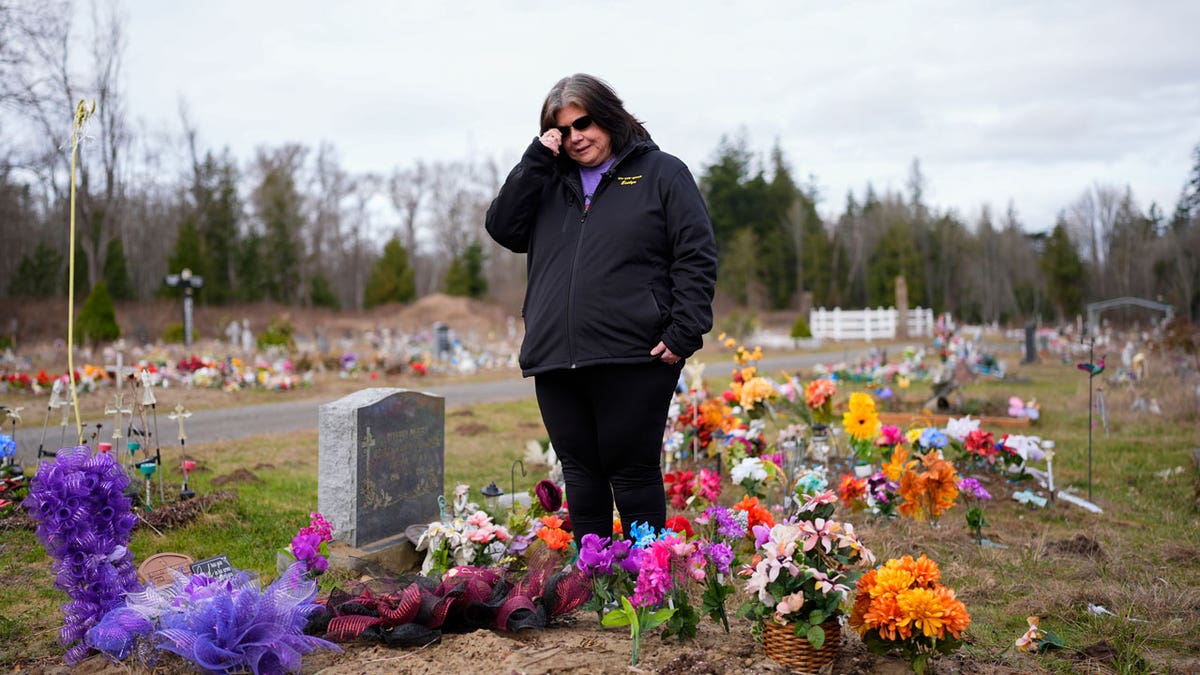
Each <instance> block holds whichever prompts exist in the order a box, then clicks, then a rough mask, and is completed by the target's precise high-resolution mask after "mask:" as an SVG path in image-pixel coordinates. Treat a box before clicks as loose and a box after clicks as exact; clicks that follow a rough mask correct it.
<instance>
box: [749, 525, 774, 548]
mask: <svg viewBox="0 0 1200 675" xmlns="http://www.w3.org/2000/svg"><path fill="white" fill-rule="evenodd" d="M750 529H751V531H752V532H754V548H762V547H763V544H766V543H767V541H768V540H769V539H770V538H771V528H770V527H768V526H766V525H755V526H754V527H752V528H750Z"/></svg>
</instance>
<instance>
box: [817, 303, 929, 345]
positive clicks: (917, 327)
mask: <svg viewBox="0 0 1200 675" xmlns="http://www.w3.org/2000/svg"><path fill="white" fill-rule="evenodd" d="M899 321H900V312H898V311H897V310H896V308H894V307H888V308H886V309H885V308H883V307H876V308H875V309H870V308H867V309H841V308H837V307H835V308H833V309H825V308H824V307H821V308H819V309H814V310H812V312H811V313H810V314H809V315H808V327H809V328H810V329H811V330H812V334H813V337H815V338H826V339H830V340H866V341H868V342H869V341H871V340H890V339H894V338H895V337H896V326H897V325H898V324H899ZM934 321H935V317H934V314H933V310H932V309H928V308H925V307H915V308H913V309H910V310H908V337H930V336H932V335H933V328H934Z"/></svg>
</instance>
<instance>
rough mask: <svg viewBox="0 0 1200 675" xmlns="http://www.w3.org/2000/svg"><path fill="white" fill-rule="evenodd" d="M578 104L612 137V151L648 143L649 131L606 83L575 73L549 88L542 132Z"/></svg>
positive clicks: (543, 109) (554, 124) (544, 108)
mask: <svg viewBox="0 0 1200 675" xmlns="http://www.w3.org/2000/svg"><path fill="white" fill-rule="evenodd" d="M572 103H573V104H575V105H577V106H579V107H580V108H583V109H584V110H586V111H587V114H588V115H589V116H590V117H591V118H592V122H593V123H595V124H599V125H600V128H601V129H604V130H605V131H607V132H608V134H609V136H611V137H612V146H613V152H621V151H622V150H624V149H625V148H626V147H627V146H628V145H629V144H631V143H636V142H637V141H644V140H649V138H650V132H648V131H646V127H644V126H642V123H641V121H639V120H638V119H637V118H636V117H634V116H633V115H631V114H630V113H629V111H628V110H625V104H624V103H623V102H622V101H621V99H620V97H618V96H617V92H615V91H613V88H612V87H611V86H609V84H608V83H607V82H605V81H604V80H601V79H600V78H598V77H595V76H593V75H587V74H585V73H576V74H574V75H571V76H570V77H564V78H563V79H561V80H559V81H558V82H557V83H555V85H554V86H553V87H551V88H550V93H549V94H546V101H545V103H543V104H542V119H541V127H542V133H546V131H547V130H548V129H551V128H553V127H555V126H557V123H556V120H555V117H556V116H557V115H558V111H559V110H562V109H563V108H565V107H567V106H568V105H571V104H572Z"/></svg>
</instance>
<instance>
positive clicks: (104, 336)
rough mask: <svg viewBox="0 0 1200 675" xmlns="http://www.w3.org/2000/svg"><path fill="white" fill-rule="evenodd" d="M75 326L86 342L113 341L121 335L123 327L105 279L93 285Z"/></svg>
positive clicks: (80, 336)
mask: <svg viewBox="0 0 1200 675" xmlns="http://www.w3.org/2000/svg"><path fill="white" fill-rule="evenodd" d="M75 328H76V330H77V332H78V333H79V338H80V339H81V340H83V341H84V342H100V341H106V342H111V341H113V340H116V339H117V338H119V337H121V327H120V326H119V325H117V314H116V312H115V311H114V310H113V302H112V297H111V296H109V294H108V285H107V284H105V283H104V280H103V279H101V280H100V281H97V282H96V285H95V286H93V287H92V292H91V293H89V294H88V296H87V300H85V301H84V303H83V307H82V308H80V310H79V318H78V319H76V321H75Z"/></svg>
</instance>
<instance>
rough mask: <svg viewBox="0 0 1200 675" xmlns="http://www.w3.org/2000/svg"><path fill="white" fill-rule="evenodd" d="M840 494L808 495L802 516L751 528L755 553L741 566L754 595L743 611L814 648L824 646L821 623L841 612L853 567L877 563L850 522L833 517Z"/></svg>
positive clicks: (757, 620) (748, 590) (750, 616)
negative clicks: (802, 639)
mask: <svg viewBox="0 0 1200 675" xmlns="http://www.w3.org/2000/svg"><path fill="white" fill-rule="evenodd" d="M836 502H837V496H836V495H834V493H832V492H827V493H824V494H821V495H818V496H815V497H812V498H810V499H808V501H806V502H805V504H804V505H803V506H802V507H801V509H800V512H799V514H798V515H797V516H796V517H795V518H794V519H791V520H788V521H786V522H783V523H779V524H777V525H775V526H773V527H768V526H766V525H757V526H755V527H754V528H753V532H754V537H755V556H754V558H753V560H752V561H751V563H750V564H748V565H745V566H744V567H743V568H742V571H741V574H742V575H743V576H746V577H748V578H749V580H748V581H747V583H746V586H745V590H746V592H747V593H749V594H750V596H751V597H750V599H749V600H748V601H747V602H746V603H745V604H743V605H742V607H741V609H740V610H739V614H740V615H741V616H745V617H747V618H749V619H751V620H753V621H755V622H757V624H758V626H759V629H760V630H761V629H762V627H763V626H764V625H766V624H768V623H771V624H775V625H778V626H784V627H790V630H791V631H792V633H793V634H794V635H795V636H796V637H803V638H805V639H807V640H808V642H809V644H810V645H811V646H812V647H813V648H816V649H821V648H822V647H823V645H824V644H825V630H824V628H823V627H822V624H824V623H826V622H827V621H830V620H832V619H835V618H836V617H837V616H838V615H839V614H841V613H842V605H843V602H844V601H845V599H846V594H847V592H848V591H849V590H850V584H852V583H853V582H854V579H855V576H856V575H855V573H854V570H853V567H854V566H855V564H856V563H858V562H859V561H862V560H865V561H867V562H869V563H870V562H874V560H875V557H874V555H873V554H872V553H871V552H870V550H868V549H867V548H866V547H865V546H863V544H862V542H860V541H859V539H858V537H857V536H856V535H855V534H854V527H853V526H852V525H851V524H849V523H840V522H837V521H834V520H831V516H832V515H833V512H834V509H835V506H836Z"/></svg>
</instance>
